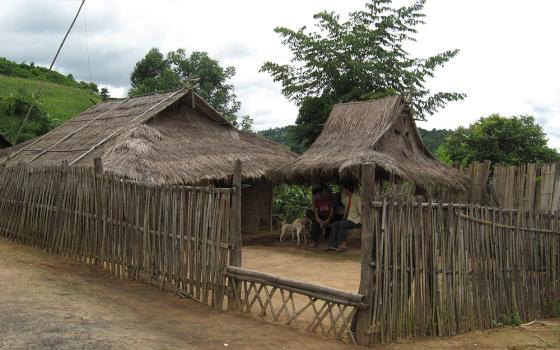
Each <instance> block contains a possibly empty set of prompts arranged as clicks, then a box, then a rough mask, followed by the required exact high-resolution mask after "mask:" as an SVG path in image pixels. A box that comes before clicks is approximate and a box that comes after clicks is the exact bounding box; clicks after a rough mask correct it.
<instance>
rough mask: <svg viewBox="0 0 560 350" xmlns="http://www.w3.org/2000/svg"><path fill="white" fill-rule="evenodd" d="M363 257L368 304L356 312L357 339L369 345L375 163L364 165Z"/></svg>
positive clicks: (362, 286) (362, 289)
mask: <svg viewBox="0 0 560 350" xmlns="http://www.w3.org/2000/svg"><path fill="white" fill-rule="evenodd" d="M361 173H362V174H361V192H362V208H361V209H362V259H361V267H360V269H361V272H360V288H359V291H358V293H359V294H361V295H363V296H364V297H365V299H364V302H365V303H366V304H367V305H368V306H367V307H366V308H364V309H360V310H358V312H357V314H356V341H357V342H358V344H360V345H369V342H370V337H371V335H370V334H368V333H367V331H368V330H370V328H371V324H372V317H373V305H372V304H373V267H372V266H371V265H370V262H371V261H373V246H374V240H375V232H374V224H373V213H374V211H373V210H372V206H371V203H372V202H373V199H374V193H375V165H374V164H364V165H362V172H361Z"/></svg>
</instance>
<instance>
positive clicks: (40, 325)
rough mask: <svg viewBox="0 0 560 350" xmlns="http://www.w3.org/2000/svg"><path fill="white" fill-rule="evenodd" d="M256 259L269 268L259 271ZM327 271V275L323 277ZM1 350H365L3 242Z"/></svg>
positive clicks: (252, 252)
mask: <svg viewBox="0 0 560 350" xmlns="http://www.w3.org/2000/svg"><path fill="white" fill-rule="evenodd" d="M244 252H245V259H246V260H245V263H246V266H248V267H251V268H255V267H259V266H260V267H263V270H266V269H268V270H267V271H269V272H271V273H278V274H283V273H282V272H290V274H291V276H292V277H295V278H300V277H305V276H307V275H308V274H309V272H312V273H311V275H312V278H307V280H310V281H314V282H317V283H323V284H328V285H331V286H334V287H337V288H341V289H347V290H355V288H357V277H356V278H350V277H349V276H351V275H352V276H354V275H356V274H355V273H354V272H357V271H358V266H357V263H356V261H357V260H355V257H353V256H352V254H348V255H343V256H341V255H332V254H327V253H326V252H307V251H302V250H297V249H295V248H292V247H290V246H285V247H276V246H270V247H256V246H253V247H246V248H245V249H244ZM310 254H318V255H320V256H324V259H323V260H324V261H323V260H320V259H319V260H317V261H315V259H312V257H314V256H315V255H310ZM258 257H262V259H263V260H262V261H260V262H259V258H258ZM334 263H336V265H335V266H334V267H335V268H334V269H333V265H332V264H334ZM265 265H266V269H265V268H264V267H265ZM294 266H295V268H294ZM320 271H329V273H328V274H326V275H327V276H324V275H325V274H324V273H319V272H320ZM332 271H334V272H332ZM333 273H334V274H335V275H333ZM356 276H357V275H356ZM304 279H305V278H304ZM340 281H343V283H341V282H340ZM351 281H353V282H351ZM337 283H340V284H337ZM226 344H227V345H226ZM559 344H560V322H552V321H548V322H545V323H540V322H538V323H535V324H533V325H531V326H530V327H517V328H502V329H498V330H491V331H484V332H476V333H471V334H467V335H461V336H457V337H450V338H437V339H436V338H431V339H419V340H414V341H406V342H403V343H400V344H392V345H390V346H384V347H379V348H382V349H404V350H412V349H512V350H513V349H518V350H521V349H536V348H542V349H544V348H545V346H546V347H547V348H548V349H553V348H560V346H559ZM0 349H357V348H356V347H350V346H347V345H344V344H341V343H338V342H335V341H333V340H326V339H322V338H320V337H318V336H314V335H312V334H309V333H307V332H305V331H297V330H293V329H291V328H289V327H285V326H278V325H271V324H269V323H266V322H262V321H260V320H258V319H253V318H250V317H245V316H239V315H235V314H231V313H225V312H220V311H216V310H213V309H211V308H209V307H206V306H203V305H200V304H198V303H196V302H194V301H190V300H185V299H179V298H177V297H175V296H173V295H171V294H168V293H164V292H162V291H160V290H158V289H156V288H152V287H148V286H146V285H144V284H141V283H139V282H134V281H120V280H114V279H111V278H110V277H109V276H107V275H103V274H102V273H100V272H99V271H95V270H94V268H92V267H91V266H88V265H84V264H80V263H77V262H74V261H71V260H68V259H64V258H61V257H57V256H53V255H50V254H45V253H42V252H41V251H39V250H37V249H34V248H30V247H26V246H22V245H18V244H16V243H12V242H9V241H6V240H4V239H2V238H0Z"/></svg>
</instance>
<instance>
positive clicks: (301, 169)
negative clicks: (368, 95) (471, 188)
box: [270, 95, 469, 190]
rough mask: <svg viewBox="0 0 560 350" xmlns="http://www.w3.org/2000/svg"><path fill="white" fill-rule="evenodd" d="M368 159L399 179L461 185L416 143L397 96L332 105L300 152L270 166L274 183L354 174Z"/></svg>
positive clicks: (454, 173) (463, 180) (408, 115)
mask: <svg viewBox="0 0 560 350" xmlns="http://www.w3.org/2000/svg"><path fill="white" fill-rule="evenodd" d="M368 163H373V164H376V165H377V166H379V167H381V168H383V169H384V170H386V171H387V172H389V173H392V174H395V175H396V176H398V177H400V178H401V179H403V180H407V181H412V182H415V183H417V184H420V185H443V186H446V187H450V188H454V189H458V190H465V189H466V188H467V186H468V184H469V182H468V179H467V178H466V177H465V176H464V175H463V174H461V173H460V172H459V171H458V170H456V169H453V168H451V167H448V166H446V165H444V164H442V163H441V162H440V161H438V160H437V159H436V158H435V157H434V156H433V155H432V154H431V153H430V151H429V150H428V149H427V148H426V146H425V145H424V144H423V143H422V140H421V138H420V135H419V134H418V129H417V128H416V124H415V122H414V119H413V118H412V113H411V110H410V108H409V106H408V105H407V104H406V103H405V101H404V99H403V98H402V97H401V96H398V95H396V96H390V97H386V98H381V99H377V100H372V101H364V102H351V103H343V104H337V105H335V106H334V107H333V109H332V111H331V114H330V116H329V118H328V120H327V122H326V124H325V126H324V128H323V131H322V132H321V134H320V135H319V137H318V138H317V140H315V142H314V143H313V144H312V145H311V147H310V148H309V149H308V150H307V151H306V152H305V153H303V154H302V155H301V156H300V157H298V158H297V159H295V160H293V161H288V162H287V163H284V164H281V165H279V166H276V167H274V168H273V169H272V170H271V172H270V176H271V177H272V178H273V179H274V180H275V181H276V182H303V181H313V180H317V179H321V178H329V177H349V176H353V177H357V176H358V174H359V171H360V165H362V164H368Z"/></svg>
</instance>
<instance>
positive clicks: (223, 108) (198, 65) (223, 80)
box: [129, 48, 252, 129]
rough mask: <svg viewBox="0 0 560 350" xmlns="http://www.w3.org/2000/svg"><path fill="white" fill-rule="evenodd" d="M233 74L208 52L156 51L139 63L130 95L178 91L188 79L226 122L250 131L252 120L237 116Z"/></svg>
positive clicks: (233, 72) (237, 109) (230, 67)
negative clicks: (231, 80) (165, 52)
mask: <svg viewBox="0 0 560 350" xmlns="http://www.w3.org/2000/svg"><path fill="white" fill-rule="evenodd" d="M234 75H235V68H234V67H232V66H228V67H225V68H224V67H222V66H220V64H219V62H218V61H217V60H215V59H213V58H211V57H210V56H208V53H206V52H201V51H194V52H192V53H191V54H190V55H187V53H186V51H185V50H184V49H177V50H175V51H170V52H168V53H167V54H166V55H164V54H163V53H161V52H160V51H159V50H158V49H157V48H153V49H151V50H150V51H148V53H147V54H146V56H144V58H142V59H141V60H140V61H138V62H137V63H136V65H135V67H134V70H133V71H132V74H131V76H130V83H131V85H132V88H131V89H130V91H129V95H131V96H134V95H141V94H146V93H151V92H156V91H166V90H172V89H177V88H180V87H181V86H182V81H186V80H189V81H191V82H193V84H196V85H198V87H197V88H196V91H197V93H198V94H200V96H202V98H204V99H205V100H206V101H208V103H209V104H210V105H211V106H212V107H214V108H215V109H216V110H217V111H219V112H220V113H222V114H223V116H224V117H225V118H226V119H228V120H229V121H230V122H232V123H233V124H234V125H236V126H237V125H240V126H241V127H242V128H243V129H250V128H251V125H252V119H251V118H250V117H249V116H241V117H240V116H239V115H238V113H239V110H240V108H241V102H239V100H238V99H237V96H236V95H235V92H234V88H233V85H232V84H230V83H228V81H229V80H230V79H231V78H232V77H233V76H234ZM238 119H239V122H238Z"/></svg>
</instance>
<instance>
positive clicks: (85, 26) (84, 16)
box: [82, 7, 92, 83]
mask: <svg viewBox="0 0 560 350" xmlns="http://www.w3.org/2000/svg"><path fill="white" fill-rule="evenodd" d="M82 17H83V19H84V31H85V34H86V55H87V65H88V73H89V82H90V83H91V82H92V79H91V63H90V59H89V41H88V30H87V18H86V17H87V16H86V8H85V7H84V15H83V16H82Z"/></svg>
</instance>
